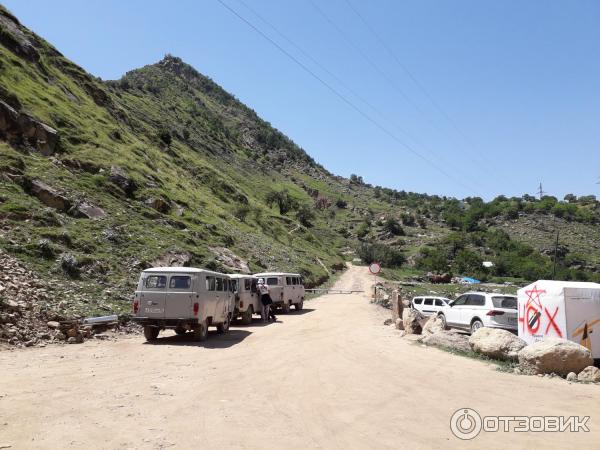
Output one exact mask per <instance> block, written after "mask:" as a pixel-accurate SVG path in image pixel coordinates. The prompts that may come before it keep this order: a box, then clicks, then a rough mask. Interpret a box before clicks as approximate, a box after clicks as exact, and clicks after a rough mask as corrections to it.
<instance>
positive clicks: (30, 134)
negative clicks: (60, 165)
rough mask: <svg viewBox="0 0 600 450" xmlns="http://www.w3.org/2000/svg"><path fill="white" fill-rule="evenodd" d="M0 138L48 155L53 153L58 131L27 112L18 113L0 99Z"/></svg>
mask: <svg viewBox="0 0 600 450" xmlns="http://www.w3.org/2000/svg"><path fill="white" fill-rule="evenodd" d="M0 138H2V139H4V140H5V141H8V142H9V143H10V144H12V145H16V146H20V147H27V148H32V149H35V150H37V151H39V152H40V153H41V154H43V155H46V156H48V155H52V154H53V153H54V150H55V148H56V143H57V142H58V132H57V131H56V130H55V129H54V128H52V127H49V126H48V125H46V124H44V123H42V122H40V121H39V120H36V119H34V118H33V117H31V116H30V115H29V114H25V113H19V112H17V110H15V109H14V108H13V107H11V106H10V105H9V104H7V103H5V102H3V101H0Z"/></svg>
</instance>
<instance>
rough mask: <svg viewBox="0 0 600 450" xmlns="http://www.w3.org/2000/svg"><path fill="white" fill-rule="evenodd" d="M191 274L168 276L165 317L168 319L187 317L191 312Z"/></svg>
mask: <svg viewBox="0 0 600 450" xmlns="http://www.w3.org/2000/svg"><path fill="white" fill-rule="evenodd" d="M192 286H193V283H192V276H191V275H189V274H176V275H171V276H170V277H169V288H168V290H167V301H166V304H165V317H166V318H168V319H189V318H190V317H192V316H193V312H192V295H193V289H192Z"/></svg>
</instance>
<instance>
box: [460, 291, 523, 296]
mask: <svg viewBox="0 0 600 450" xmlns="http://www.w3.org/2000/svg"><path fill="white" fill-rule="evenodd" d="M466 294H477V295H490V296H496V297H516V295H515V294H503V293H502V292H483V291H469V292H465V293H463V294H460V295H466ZM460 295H459V297H460Z"/></svg>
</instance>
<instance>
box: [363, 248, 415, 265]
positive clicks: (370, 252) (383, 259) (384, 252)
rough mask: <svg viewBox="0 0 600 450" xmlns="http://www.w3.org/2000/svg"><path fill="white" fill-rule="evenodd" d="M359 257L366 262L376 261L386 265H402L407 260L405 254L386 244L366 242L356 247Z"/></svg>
mask: <svg viewBox="0 0 600 450" xmlns="http://www.w3.org/2000/svg"><path fill="white" fill-rule="evenodd" d="M356 254H357V255H358V257H359V258H360V259H361V260H362V261H363V262H364V263H366V264H370V263H372V262H374V261H377V262H380V263H381V264H383V265H384V266H385V267H400V266H401V265H402V264H404V262H405V261H406V258H405V256H404V254H402V253H401V252H400V251H399V250H396V249H395V248H392V247H390V246H389V245H385V244H378V243H373V242H365V243H362V244H360V245H359V246H358V248H357V249H356Z"/></svg>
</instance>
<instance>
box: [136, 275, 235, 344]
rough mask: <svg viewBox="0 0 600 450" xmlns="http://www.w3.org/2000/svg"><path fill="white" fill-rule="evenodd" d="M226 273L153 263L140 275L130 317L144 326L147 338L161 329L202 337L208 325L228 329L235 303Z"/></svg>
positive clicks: (149, 339)
mask: <svg viewBox="0 0 600 450" xmlns="http://www.w3.org/2000/svg"><path fill="white" fill-rule="evenodd" d="M234 301H235V300H234V295H233V292H232V290H231V282H230V279H229V276H228V275H224V274H222V273H218V272H211V271H208V270H204V269H195V268H191V267H155V268H152V269H147V270H144V271H143V272H142V274H141V276H140V280H139V282H138V287H137V290H136V291H135V297H134V300H133V314H134V316H133V317H132V320H134V321H135V322H138V323H139V324H141V325H143V327H144V336H145V337H146V339H147V340H148V341H152V340H154V339H156V338H157V337H158V333H159V332H160V330H164V329H166V328H172V329H174V330H175V332H176V333H177V334H179V335H183V334H185V333H186V332H187V331H192V332H193V333H194V338H196V339H198V340H200V341H203V340H204V339H206V336H207V334H208V327H209V326H216V327H217V330H218V331H219V332H221V333H224V332H226V331H228V330H229V324H230V323H231V317H232V314H233V310H234V307H235V303H234Z"/></svg>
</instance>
